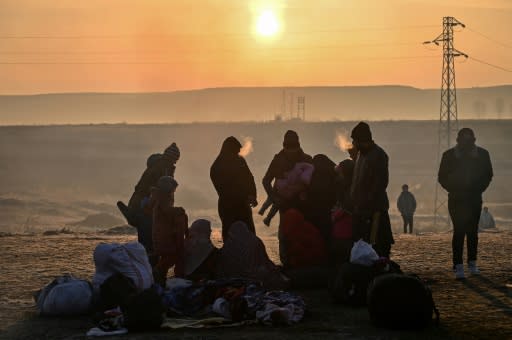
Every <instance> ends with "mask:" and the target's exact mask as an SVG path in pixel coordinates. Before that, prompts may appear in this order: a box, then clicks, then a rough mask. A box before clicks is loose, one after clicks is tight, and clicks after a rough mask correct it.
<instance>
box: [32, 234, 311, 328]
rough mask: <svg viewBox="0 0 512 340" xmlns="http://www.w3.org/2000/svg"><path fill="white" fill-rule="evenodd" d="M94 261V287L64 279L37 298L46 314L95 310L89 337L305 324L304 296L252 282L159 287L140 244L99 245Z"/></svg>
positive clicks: (229, 280) (230, 280)
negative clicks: (187, 329) (163, 330)
mask: <svg viewBox="0 0 512 340" xmlns="http://www.w3.org/2000/svg"><path fill="white" fill-rule="evenodd" d="M94 263H95V266H96V271H95V274H94V277H93V280H92V283H89V282H88V281H86V280H80V279H77V278H75V277H73V276H71V275H65V276H62V277H59V278H57V279H55V280H54V281H53V282H51V283H50V284H48V285H47V286H46V287H44V288H43V289H42V290H40V291H39V292H38V293H37V296H35V298H36V302H37V306H38V309H39V311H40V313H41V315H49V316H68V315H82V314H91V313H92V312H93V311H95V313H94V316H93V320H94V322H95V324H96V327H94V328H92V329H91V330H89V332H87V336H109V335H117V334H124V333H127V332H140V331H149V330H158V329H160V328H169V329H175V328H183V327H193V328H198V327H219V326H225V325H230V326H233V325H237V324H248V323H261V324H265V325H290V324H293V323H297V322H299V321H301V320H302V318H303V316H304V312H305V308H306V306H305V303H304V301H303V299H302V298H301V297H300V296H298V295H295V294H292V293H288V292H284V291H268V290H266V289H264V288H263V286H262V284H261V282H258V281H254V280H248V279H239V278H227V279H217V280H202V281H197V282H193V281H190V280H185V279H181V278H172V279H168V280H167V281H166V283H165V286H164V287H162V286H160V285H157V284H154V281H153V275H152V272H151V266H150V265H149V261H148V257H147V254H146V252H145V249H144V247H143V246H142V245H141V244H140V243H138V242H132V243H126V244H116V243H114V244H100V245H98V246H97V247H96V249H95V251H94Z"/></svg>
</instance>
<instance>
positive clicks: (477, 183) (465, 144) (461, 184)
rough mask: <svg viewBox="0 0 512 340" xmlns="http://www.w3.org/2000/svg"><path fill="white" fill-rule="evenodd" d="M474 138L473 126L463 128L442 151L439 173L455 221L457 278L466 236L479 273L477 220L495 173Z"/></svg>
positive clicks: (470, 260) (475, 272) (470, 265)
mask: <svg viewBox="0 0 512 340" xmlns="http://www.w3.org/2000/svg"><path fill="white" fill-rule="evenodd" d="M475 141H476V138H475V134H474V132H473V130H471V129H469V128H463V129H461V130H460V131H459V133H458V134H457V145H456V146H455V147H453V148H451V149H449V150H447V151H445V152H444V153H443V157H442V159H441V164H440V166H439V174H438V181H439V183H440V184H441V186H442V187H443V188H444V189H445V190H446V191H448V210H449V212H450V217H451V219H452V223H453V238H452V251H453V269H454V271H455V278H456V279H458V280H461V279H464V266H463V264H462V263H463V261H462V253H463V250H464V238H465V237H466V236H467V251H468V254H467V256H468V269H469V272H470V273H471V274H473V275H478V274H480V271H479V269H478V267H477V265H476V255H477V248H478V221H479V219H480V211H481V209H482V193H483V192H484V191H485V189H487V187H488V186H489V183H490V182H491V179H492V176H493V172H492V165H491V159H490V157H489V152H487V150H485V149H483V148H481V147H478V146H476V145H475Z"/></svg>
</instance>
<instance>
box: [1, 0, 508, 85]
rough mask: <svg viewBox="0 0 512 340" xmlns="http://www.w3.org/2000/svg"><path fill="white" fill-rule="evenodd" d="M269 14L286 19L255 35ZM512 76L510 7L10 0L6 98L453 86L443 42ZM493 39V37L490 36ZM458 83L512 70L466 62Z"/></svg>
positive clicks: (375, 0)
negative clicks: (443, 36) (449, 21)
mask: <svg viewBox="0 0 512 340" xmlns="http://www.w3.org/2000/svg"><path fill="white" fill-rule="evenodd" d="M263 9H271V10H273V11H274V13H275V15H276V16H277V17H278V19H279V24H280V32H279V34H278V35H277V36H275V37H272V38H265V37H261V36H258V35H257V34H255V21H256V18H257V16H258V13H260V11H261V10H263ZM447 15H450V16H454V17H456V18H457V19H459V20H460V21H462V22H464V23H465V24H466V25H467V28H466V29H463V30H461V28H456V30H457V32H456V33H455V46H456V48H458V49H459V50H461V51H464V52H466V53H467V54H469V55H470V56H472V57H474V58H477V59H479V60H483V61H486V62H489V63H492V64H495V65H498V66H501V67H504V68H506V69H509V70H510V69H512V1H509V0H464V1H461V0H430V1H428V0H385V1H384V0H287V1H268V0H248V1H244V0H202V1H200V0H186V1H185V0H180V1H173V0H138V1H137V0H88V1H76V0H62V1H57V0H55V1H50V0H2V1H1V2H0V78H1V79H2V82H0V93H1V94H12V93H47V92H137V91H170V90H182V89H195V88H205V87H225V86H305V85H318V86H322V85H327V86H328V85H380V84H403V85H411V86H416V87H421V88H425V87H427V88H430V87H433V88H435V87H438V86H439V85H440V83H441V79H440V78H441V74H440V73H441V50H442V48H441V47H436V46H434V45H429V46H424V45H422V44H421V42H422V41H424V40H429V39H433V38H435V37H436V36H437V35H438V34H440V33H441V30H442V26H441V23H442V17H443V16H447ZM486 37H492V39H493V40H494V41H492V40H490V39H488V38H486ZM456 71H457V86H458V87H471V86H488V85H496V84H510V83H512V72H506V71H503V70H498V69H495V68H492V67H489V66H486V65H482V64H481V63H478V62H476V61H474V60H471V59H470V60H468V61H466V62H464V60H462V59H459V60H457V63H456Z"/></svg>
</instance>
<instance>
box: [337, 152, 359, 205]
mask: <svg viewBox="0 0 512 340" xmlns="http://www.w3.org/2000/svg"><path fill="white" fill-rule="evenodd" d="M355 158H356V157H354V159H355ZM354 159H352V158H347V159H344V160H343V161H341V162H340V163H339V164H338V165H337V166H336V168H335V172H336V205H337V207H338V208H342V209H343V210H345V211H348V212H352V203H351V199H350V187H351V186H352V177H353V175H354V164H355V162H354Z"/></svg>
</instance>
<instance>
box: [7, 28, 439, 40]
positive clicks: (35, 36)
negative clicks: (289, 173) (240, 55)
mask: <svg viewBox="0 0 512 340" xmlns="http://www.w3.org/2000/svg"><path fill="white" fill-rule="evenodd" d="M430 27H436V25H410V26H381V27H363V28H345V29H325V30H310V31H285V32H283V34H316V33H340V32H363V31H393V30H402V29H421V28H430ZM248 35H253V33H251V32H247V33H231V32H217V33H212V32H210V33H204V32H200V33H195V32H186V33H172V34H171V33H169V34H133V35H127V34H112V35H33V34H28V35H1V36H0V39H6V40H10V39H27V40H28V39H56V40H60V39H63V40H66V39H85V40H87V39H134V38H155V39H156V38H170V37H176V36H202V37H207V36H243V37H245V36H248Z"/></svg>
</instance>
